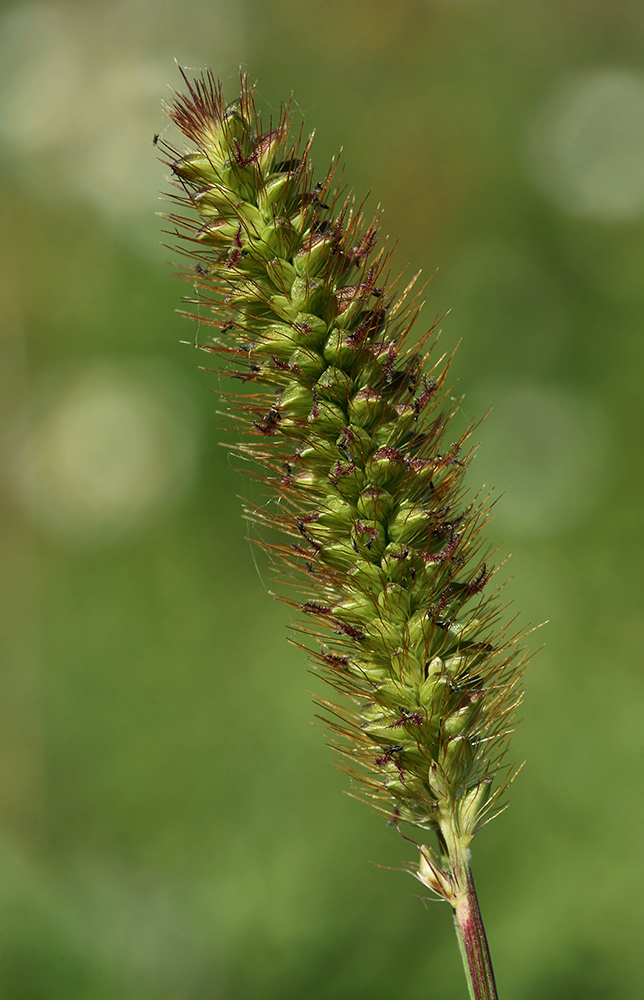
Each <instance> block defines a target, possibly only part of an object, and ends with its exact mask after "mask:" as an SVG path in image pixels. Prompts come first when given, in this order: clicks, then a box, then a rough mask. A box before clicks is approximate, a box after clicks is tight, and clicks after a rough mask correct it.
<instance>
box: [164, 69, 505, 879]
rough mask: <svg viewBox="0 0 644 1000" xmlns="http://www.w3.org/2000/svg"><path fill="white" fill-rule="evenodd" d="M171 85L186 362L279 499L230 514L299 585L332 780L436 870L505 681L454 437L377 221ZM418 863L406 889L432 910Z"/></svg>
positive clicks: (472, 817)
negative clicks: (221, 401) (334, 699)
mask: <svg viewBox="0 0 644 1000" xmlns="http://www.w3.org/2000/svg"><path fill="white" fill-rule="evenodd" d="M184 80H185V85H186V88H187V92H186V93H185V94H178V95H176V96H175V97H174V100H173V101H172V103H171V104H170V106H169V107H168V113H169V115H170V117H171V119H172V120H173V121H174V123H175V124H176V125H177V127H178V128H179V130H180V131H181V132H182V133H183V134H184V136H185V137H186V138H187V139H188V140H189V142H190V146H189V148H187V149H182V150H179V149H175V148H174V147H172V146H170V145H168V144H166V143H163V142H159V143H158V147H159V148H160V149H161V150H162V152H163V154H164V155H165V158H166V161H167V164H168V166H169V168H170V170H171V173H172V178H173V185H174V193H173V200H174V201H175V202H176V203H177V205H178V206H179V212H178V213H172V214H170V215H168V216H167V218H168V220H169V221H170V224H171V226H172V230H173V236H174V237H176V238H178V240H179V243H180V246H181V247H182V248H183V250H184V251H185V253H186V255H187V261H188V263H187V264H186V267H185V269H184V277H186V278H187V279H188V280H189V281H190V282H191V283H192V284H193V285H195V286H196V287H197V289H198V295H199V306H200V314H199V321H200V324H201V327H202V328H203V327H204V326H208V327H210V337H209V340H208V341H207V342H206V343H205V344H203V345H202V346H203V349H204V350H206V351H208V352H211V353H214V354H216V355H218V356H220V357H221V358H223V359H224V360H225V362H226V366H225V368H224V370H225V371H226V372H227V374H229V375H230V376H232V377H233V378H234V379H238V380H239V381H240V382H241V383H242V384H243V385H244V386H245V389H242V390H240V391H239V392H238V393H236V394H235V393H231V394H230V395H229V402H230V405H231V408H232V409H233V410H234V411H235V413H236V415H237V424H238V426H239V429H240V431H241V432H242V436H243V442H242V443H241V444H240V445H238V450H239V452H240V453H241V454H243V455H244V457H245V458H246V459H248V458H250V459H252V460H253V461H254V462H255V463H256V466H258V467H260V468H261V470H262V472H261V475H262V477H263V481H264V483H265V485H266V488H267V489H268V491H269V492H270V493H271V494H272V495H274V496H277V497H279V500H280V502H279V504H278V505H275V506H274V507H273V508H267V507H266V506H261V507H260V506H258V507H257V508H253V507H251V508H250V509H249V510H247V515H248V516H250V517H251V518H252V519H255V520H257V521H258V522H261V523H262V525H264V526H265V525H269V526H270V527H271V528H272V529H275V532H277V534H275V533H274V535H273V537H274V539H275V540H274V541H273V542H271V543H267V544H266V547H267V548H268V549H269V550H270V552H271V555H272V558H273V563H274V565H275V567H276V569H277V570H278V572H279V573H280V574H282V575H283V576H284V577H285V579H286V580H287V581H288V582H291V583H292V582H294V581H299V582H298V586H299V589H300V592H301V599H297V600H295V599H293V600H292V601H291V603H292V604H293V605H294V606H296V607H297V608H298V609H299V611H300V612H301V617H302V622H303V624H302V632H303V633H304V635H306V636H307V637H308V643H309V645H310V644H311V641H312V642H313V645H314V649H313V650H309V651H310V655H311V657H312V660H313V662H314V664H315V666H316V669H317V670H318V672H319V673H320V674H321V675H322V676H323V677H324V678H325V679H326V680H327V681H328V682H329V684H330V685H331V687H332V688H333V689H335V690H336V691H337V692H339V694H340V695H341V696H342V698H341V700H340V702H339V703H338V704H335V703H331V702H321V704H322V705H323V708H324V711H325V716H326V719H327V723H328V725H329V727H330V729H331V731H332V733H333V735H334V741H335V744H336V747H337V750H338V752H339V754H340V755H341V758H342V761H343V766H344V767H345V768H346V770H347V771H348V772H349V773H350V774H351V776H352V778H353V780H354V781H355V782H357V783H358V784H359V786H360V788H361V789H362V792H363V794H364V797H366V798H367V799H369V800H370V801H372V802H373V803H374V804H375V805H376V806H377V807H378V808H380V809H381V810H383V811H385V812H386V813H387V814H388V815H389V816H391V817H393V820H394V822H396V823H397V822H398V821H399V820H403V821H406V822H408V823H412V824H415V825H417V826H419V827H422V828H428V829H432V830H434V831H435V832H436V833H437V834H438V836H439V843H440V844H441V847H442V848H443V850H444V854H445V857H446V858H447V859H448V860H449V857H451V855H452V851H451V847H450V845H451V843H452V842H453V840H454V838H456V839H457V840H458V843H459V845H460V849H461V850H467V848H468V845H469V842H470V840H471V838H472V837H473V835H474V834H475V833H476V831H477V830H478V829H479V828H480V826H481V825H482V824H483V823H484V822H485V821H486V819H487V818H488V817H489V816H490V815H491V814H492V813H493V812H494V811H495V810H496V809H497V803H498V799H499V796H500V794H501V792H502V791H503V787H504V776H505V775H506V772H505V770H504V768H503V766H502V756H503V752H504V750H505V746H506V742H507V739H508V734H509V731H510V727H511V717H512V712H513V709H514V707H515V706H516V704H517V702H518V697H519V695H518V687H517V685H518V678H519V675H520V667H521V661H520V654H518V653H517V647H516V641H515V640H514V639H512V638H511V637H510V638H508V637H506V636H505V633H504V632H503V630H501V629H500V627H499V626H498V624H497V617H498V610H497V606H496V601H495V597H494V594H493V593H492V595H491V596H489V595H490V592H491V591H492V586H491V580H492V577H493V573H494V570H493V567H492V566H491V564H490V561H489V557H487V558H486V557H484V555H483V552H482V542H481V538H480V529H481V527H482V525H483V524H484V522H485V520H486V506H485V502H484V500H482V499H474V500H469V502H468V503H466V502H465V489H464V483H463V477H464V473H465V469H466V467H467V462H468V457H469V456H468V453H467V451H466V450H464V449H465V446H466V442H467V439H468V437H469V434H470V432H471V428H469V429H468V430H467V431H466V432H465V433H463V434H461V435H460V436H459V437H458V439H457V440H456V441H452V440H450V439H449V436H448V430H449V428H450V421H451V418H452V416H453V410H454V404H453V403H451V402H450V400H449V396H448V386H447V384H446V375H447V366H444V367H443V368H442V369H441V368H440V366H433V367H432V366H431V364H430V350H431V346H432V340H433V339H434V330H433V329H432V330H430V331H429V332H427V333H425V334H424V335H423V336H422V337H417V338H416V339H414V330H413V324H414V321H415V320H416V317H417V314H418V311H419V299H418V296H417V295H416V296H414V294H413V282H412V283H411V285H410V286H408V287H407V288H406V289H405V290H404V291H402V292H399V291H398V283H397V282H391V281H390V279H389V266H390V254H389V253H388V252H387V251H386V250H384V249H379V248H378V240H379V222H378V219H377V218H376V219H372V220H365V218H364V213H363V211H362V209H361V208H356V205H355V204H354V201H353V199H352V197H351V195H350V194H349V195H348V196H347V195H346V194H345V195H343V194H342V193H341V190H340V187H339V185H340V183H341V179H340V177H339V176H338V173H339V171H338V164H337V162H333V163H332V164H331V167H330V169H329V170H328V171H327V173H326V175H325V176H324V177H323V178H322V179H321V180H316V175H315V174H314V171H313V167H312V164H311V160H310V150H311V138H307V137H305V136H304V134H303V133H302V132H301V131H300V132H299V134H295V135H293V129H292V120H291V113H290V107H289V105H286V106H285V107H283V108H282V110H281V112H280V114H279V115H278V116H277V118H276V120H273V119H271V120H269V121H268V122H263V121H262V119H261V116H260V115H259V114H258V112H257V110H256V107H255V104H254V100H253V89H252V87H250V86H249V85H248V82H247V80H246V78H245V77H243V76H242V78H241V93H240V96H239V99H238V100H236V101H235V102H233V103H232V104H228V105H227V104H226V103H225V102H224V99H223V96H222V90H221V86H220V84H219V83H218V82H216V81H215V79H214V78H213V77H212V75H211V74H210V73H209V72H206V73H204V74H202V75H201V76H199V77H198V78H197V79H196V80H192V81H191V80H188V78H187V77H184ZM204 313H205V315H204ZM280 536H281V537H280ZM428 852H429V849H428V848H423V849H422V852H421V862H420V866H419V869H418V871H417V872H416V875H417V877H419V878H420V879H421V881H424V883H425V884H426V885H429V886H430V887H431V888H432V889H434V891H436V892H439V894H441V895H443V896H445V897H446V898H449V893H450V891H451V890H450V889H449V886H450V885H451V884H452V882H451V881H450V880H451V878H452V876H451V875H450V874H449V871H448V872H447V873H445V872H443V871H442V870H441V869H440V865H439V864H438V862H436V861H435V860H432V858H431V857H430V854H429V853H428Z"/></svg>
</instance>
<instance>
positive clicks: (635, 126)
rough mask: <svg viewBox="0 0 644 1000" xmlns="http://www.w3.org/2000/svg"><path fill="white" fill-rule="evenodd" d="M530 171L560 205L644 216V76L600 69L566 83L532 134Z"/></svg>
mask: <svg viewBox="0 0 644 1000" xmlns="http://www.w3.org/2000/svg"><path fill="white" fill-rule="evenodd" d="M528 152H529V158H530V169H531V173H532V175H533V177H534V178H535V180H536V182H537V183H538V184H539V186H540V187H541V188H542V189H543V190H544V191H545V192H546V193H547V194H548V195H549V196H550V197H551V198H553V199H554V200H555V201H556V202H557V204H559V205H560V206H561V207H562V208H563V209H565V210H566V211H569V212H571V213H575V214H578V215H585V216H588V217H591V218H594V219H597V220H600V221H603V222H623V221H628V220H630V219H635V218H640V217H641V216H643V215H644V76H643V75H642V74H640V73H636V72H632V71H629V70H603V71H595V72H592V73H588V74H584V75H583V76H576V77H573V78H572V79H569V80H568V81H566V82H565V83H563V84H562V85H561V86H560V88H559V89H558V90H557V91H556V93H555V94H554V95H553V97H552V98H551V99H550V100H549V101H548V102H547V103H546V105H545V106H544V107H543V108H542V110H541V112H540V113H539V114H538V116H537V118H536V120H535V121H534V123H533V124H532V126H531V128H530V130H529V134H528Z"/></svg>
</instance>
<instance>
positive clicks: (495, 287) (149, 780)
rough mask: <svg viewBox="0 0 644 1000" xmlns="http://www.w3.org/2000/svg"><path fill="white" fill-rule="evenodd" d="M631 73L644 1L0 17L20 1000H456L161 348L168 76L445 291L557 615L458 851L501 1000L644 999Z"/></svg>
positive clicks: (3, 805)
mask: <svg viewBox="0 0 644 1000" xmlns="http://www.w3.org/2000/svg"><path fill="white" fill-rule="evenodd" d="M643 54H644V7H643V5H642V3H641V0H396V2H395V3H394V2H392V0H327V2H321V0H308V2H306V3H296V2H294V0H273V2H271V3H260V2H258V0H237V2H234V0H182V2H178V0H177V2H175V0H121V2H115V0H103V2H97V0H95V2H89V0H75V2H74V0H61V2H49V0H45V2H40V3H37V2H34V3H31V2H28V0H25V2H19V3H15V2H14V3H4V4H3V5H2V8H1V11H0V103H1V106H2V117H1V120H0V163H1V166H2V180H1V188H0V218H1V223H2V224H1V229H2V246H1V249H0V264H1V266H0V302H1V306H2V307H1V310H0V349H1V352H2V368H1V372H0V378H1V380H2V395H1V403H0V405H1V407H2V420H3V426H4V430H3V435H2V442H1V450H0V464H1V467H2V490H1V498H0V503H1V505H2V527H1V529H0V530H1V546H2V554H1V570H0V573H1V580H2V583H1V586H2V627H1V634H2V638H1V644H2V662H3V666H2V674H1V680H0V819H1V829H2V833H1V840H0V995H1V996H2V997H7V998H8V1000H59V998H60V1000H103V998H105V1000H134V998H136V1000H148V998H150V1000H151V998H154V1000H166V998H167V1000H170V998H172V1000H202V998H203V1000H206V998H208V1000H215V998H230V1000H246V998H249V1000H255V998H257V1000H260V998H261V1000H291V998H293V1000H295V998H296V997H297V998H300V997H304V996H306V997H308V998H311V1000H317V998H320V1000H322V998H324V1000H327V998H334V1000H335V998H339V1000H344V998H347V1000H358V998H363V997H364V998H367V997H368V998H369V1000H390V998H393V997H404V998H406V1000H421V998H428V997H431V998H436V1000H439V998H441V1000H456V998H462V997H463V996H464V994H465V987H464V983H463V981H462V974H461V971H460V966H459V958H458V953H457V949H456V944H455V941H454V940H453V931H452V926H451V920H450V914H449V912H448V911H447V909H446V907H445V906H444V905H440V904H434V903H431V904H429V903H425V904H424V903H423V901H422V900H421V899H420V898H419V895H420V894H419V893H418V892H417V889H416V888H415V887H414V886H415V883H413V882H412V881H411V880H410V879H409V876H407V875H404V874H401V873H399V872H397V871H395V870H394V871H390V870H378V868H376V867H374V866H373V865H372V864H370V862H375V863H376V864H379V865H383V866H391V867H392V868H396V867H397V866H400V865H402V864H405V863H407V862H409V861H410V860H412V859H413V857H414V851H413V849H412V848H411V847H410V846H409V845H408V844H405V843H404V842H403V841H402V840H401V839H400V838H399V837H397V836H396V834H395V832H393V831H392V830H391V829H388V828H387V827H386V826H385V823H384V821H383V819H382V818H381V817H379V816H378V815H376V814H374V813H371V812H370V811H369V810H368V809H366V808H365V807H364V806H361V805H360V804H358V803H356V802H355V801H353V800H352V799H351V798H349V797H347V796H345V795H343V794H342V792H343V790H346V788H347V782H346V780H345V779H344V777H343V776H342V775H340V774H338V773H337V772H336V771H335V770H334V768H333V767H332V762H331V754H330V751H329V750H328V748H327V746H326V745H325V742H326V740H325V734H324V733H323V732H322V731H321V730H320V729H319V728H316V727H315V726H313V725H312V724H311V723H312V720H313V716H314V707H313V705H312V703H311V697H310V694H308V693H307V689H310V688H311V687H312V686H313V685H314V684H315V682H314V681H312V680H311V679H310V678H309V677H308V676H307V673H306V668H305V665H304V663H303V659H302V656H301V655H300V654H299V652H298V651H297V650H294V649H293V648H291V647H289V646H288V645H287V643H286V641H285V626H286V625H287V624H288V621H289V617H288V614H287V612H286V611H285V610H284V607H283V606H281V605H279V604H276V603H275V602H273V601H271V600H270V598H269V597H268V596H267V595H266V594H264V593H262V587H263V581H264V579H265V577H266V568H265V566H264V565H263V564H262V563H261V561H260V563H259V565H258V566H257V567H256V565H255V561H254V558H253V552H252V551H251V546H250V545H249V542H248V539H247V530H248V529H247V528H246V527H245V526H244V523H243V521H242V518H241V516H240V503H239V501H238V499H237V496H238V494H245V493H247V492H248V490H249V489H250V486H249V484H248V483H247V482H246V481H245V480H244V479H243V478H242V477H240V475H239V473H238V472H237V471H236V469H235V468H234V467H233V465H232V464H231V461H230V459H229V456H228V455H227V453H226V450H225V449H222V448H221V447H219V444H218V442H219V441H220V440H221V438H222V437H223V436H224V435H223V430H224V428H223V424H224V420H223V418H222V417H220V416H218V414H217V410H218V408H219V406H220V404H219V402H218V398H217V390H218V388H219V384H220V383H219V378H218V377H217V376H216V375H211V374H207V373H204V372H203V371H200V370H199V369H198V366H199V364H203V363H204V355H201V354H199V353H197V352H195V351H194V350H193V349H192V348H191V347H190V346H181V345H180V343H179V342H180V341H181V340H188V341H190V340H191V339H193V338H194V336H195V331H194V328H193V327H191V326H190V325H189V324H187V323H186V322H185V321H184V320H182V319H181V318H180V317H179V316H177V315H176V314H175V312H174V310H175V309H176V308H177V307H178V306H179V305H180V298H181V295H182V294H183V293H184V292H185V291H186V289H185V286H181V285H180V284H179V283H178V282H177V281H175V280H173V279H172V278H171V277H170V275H169V272H170V271H171V270H172V267H171V266H169V264H168V262H169V261H171V260H172V259H173V257H176V255H174V254H173V253H172V252H171V251H169V250H166V249H164V248H162V247H161V246H160V245H159V243H160V241H161V240H162V239H163V235H162V223H161V222H160V220H159V219H157V218H156V217H155V215H154V212H155V211H156V210H157V209H159V208H162V207H163V205H162V204H160V203H159V201H158V197H159V191H160V189H161V188H162V187H163V184H164V180H163V177H164V170H163V168H162V166H161V165H160V164H159V163H158V161H157V159H156V156H155V150H154V149H153V147H152V145H151V144H150V139H151V138H152V135H153V134H154V133H155V132H161V133H164V130H165V129H166V124H165V122H164V117H163V114H162V111H161V108H160V99H161V97H162V96H163V95H164V94H165V93H167V91H166V88H167V86H168V85H171V86H177V85H178V83H179V76H178V73H177V71H176V69H175V66H174V63H173V58H175V57H176V59H177V60H178V61H179V62H180V63H181V64H183V65H186V66H189V67H195V68H196V67H199V66H203V65H205V64H207V65H209V66H211V67H212V69H213V70H214V71H215V73H217V74H218V75H220V76H221V77H222V78H223V79H224V80H225V85H226V92H227V94H228V95H229V96H230V98H231V99H232V97H234V96H235V93H236V87H237V84H236V74H237V68H238V66H239V64H240V63H241V64H246V65H247V66H248V68H249V72H250V74H251V76H252V77H254V78H257V79H258V81H259V86H258V94H259V102H260V105H261V107H263V108H264V109H265V110H266V111H269V110H270V109H271V108H275V107H277V106H278V105H279V102H280V101H281V100H282V99H284V98H285V97H288V95H289V94H290V92H291V91H294V93H295V97H296V102H297V108H298V109H299V110H301V111H303V112H304V114H305V115H306V121H307V127H311V128H316V129H317V138H316V143H315V150H314V151H315V156H314V159H315V162H317V164H318V165H319V172H320V174H322V173H323V172H324V170H325V168H326V164H327V162H328V160H329V157H330V156H331V155H332V154H333V153H334V152H335V151H336V150H337V149H338V147H340V146H343V147H344V157H345V160H346V162H347V164H348V170H347V176H348V178H349V180H350V181H351V182H352V183H354V184H355V187H356V191H357V193H358V195H359V196H360V197H362V196H363V195H365V194H366V192H367V191H368V190H373V192H374V194H373V196H372V204H373V206H374V208H375V206H376V204H377V203H379V202H380V203H381V204H382V205H383V206H384V208H385V210H386V211H385V217H384V227H385V229H386V231H388V232H389V233H390V234H391V236H393V237H395V238H398V239H399V249H398V258H397V259H398V261H399V263H400V265H401V266H402V265H404V264H406V263H407V261H411V263H412V267H413V268H414V269H415V268H418V267H422V268H423V269H424V273H425V274H426V275H429V274H432V273H433V272H434V271H435V269H436V268H437V266H440V270H438V271H437V272H436V274H435V275H434V277H433V279H432V282H431V285H430V289H429V296H428V298H429V301H428V306H427V307H426V311H425V322H426V325H429V324H430V322H431V321H432V319H433V318H434V316H436V315H438V314H443V313H446V312H447V311H448V310H451V312H450V313H449V315H448V316H447V317H446V319H445V320H444V322H443V323H442V328H443V334H442V345H443V347H444V349H445V350H449V351H451V350H452V349H453V347H454V346H455V345H456V343H457V342H458V341H459V340H460V339H461V337H462V338H463V343H462V346H461V347H460V349H459V351H458V355H457V358H456V361H455V365H454V371H455V373H456V375H457V376H458V379H459V386H458V390H456V391H457V392H458V393H459V395H460V394H461V393H462V394H464V400H463V403H462V409H463V412H464V414H465V416H467V417H472V416H480V415H482V414H484V413H485V412H486V411H487V410H488V409H489V408H490V407H493V408H494V409H493V412H492V414H491V415H490V416H489V417H488V419H487V421H486V422H485V424H484V425H483V427H482V428H481V430H480V435H481V439H482V442H483V443H482V445H481V448H480V450H479V452H478V454H477V457H476V459H475V461H474V463H473V466H472V471H471V480H472V482H473V484H476V485H478V484H480V483H481V482H486V483H488V484H490V485H494V487H495V488H496V491H497V493H498V494H502V496H501V499H500V500H499V503H498V504H497V507H496V515H497V516H496V519H495V520H494V522H493V524H492V525H491V527H490V530H489V536H490V540H491V542H493V543H497V542H500V541H503V542H504V543H505V551H514V552H515V555H514V556H513V559H512V561H511V570H509V571H508V575H509V574H510V572H511V574H512V576H513V577H514V579H513V581H512V582H511V583H510V585H509V587H508V593H510V594H511V597H512V599H513V601H514V606H515V607H516V609H517V610H519V611H520V613H521V615H522V621H523V622H524V623H528V622H532V623H533V624H537V623H539V622H542V621H544V620H546V619H548V620H549V624H548V625H547V626H546V628H544V629H543V630H541V632H540V633H537V634H536V635H533V636H531V639H530V641H531V643H532V647H533V648H536V647H537V646H538V645H540V643H541V641H543V642H545V643H546V645H545V648H544V650H543V651H542V652H540V653H539V655H538V657H536V658H535V661H534V663H533V665H532V667H531V669H530V671H529V673H528V676H527V698H526V701H525V705H524V708H523V710H522V717H523V718H522V722H521V725H520V727H519V729H518V730H517V732H516V735H515V738H514V744H513V753H514V756H515V758H516V760H517V761H522V760H524V759H525V760H526V761H527V764H526V766H525V768H524V770H523V772H522V774H521V776H520V778H519V779H518V781H517V782H516V783H515V786H514V787H513V790H512V795H511V799H512V803H511V808H510V809H509V810H508V812H507V813H506V814H505V815H504V816H503V817H502V818H500V819H499V820H497V821H496V822H495V823H494V824H493V825H492V826H491V827H490V828H487V829H486V830H485V831H484V832H483V833H482V834H481V835H480V837H479V838H478V841H477V843H476V845H475V847H476V852H475V865H476V867H475V872H476V876H477V880H478V885H479V890H480V896H481V900H482V906H483V909H484V916H485V918H486V922H487V925H488V931H489V936H490V940H491V945H492V950H493V955H494V959H495V963H496V966H497V970H498V980H499V985H500V991H501V995H502V996H503V997H507V998H510V997H512V998H515V1000H546V998H547V1000H558V998H566V1000H576V998H580V1000H581V998H584V1000H600V998H601V1000H604V998H606V1000H607V998H610V1000H621V998H626V997H629V998H630V997H638V996H642V985H641V982H642V978H643V973H644V969H643V968H642V964H643V963H642V948H641V938H642V929H644V904H643V902H642V900H643V899H644V884H643V883H644V879H643V874H642V862H641V843H642V838H643V835H644V802H643V797H642V786H643V777H644V775H643V765H644V726H643V723H644V681H643V677H642V668H641V649H642V644H643V640H644V621H643V612H642V590H643V588H642V556H643V554H644V553H643V551H642V550H643V547H644V545H643V543H644V531H643V524H642V515H641V502H640V496H641V494H640V492H639V491H640V489H642V486H643V485H644V484H643V479H644V469H643V468H642V458H641V454H642V446H641V441H642V431H643V429H644V414H643V412H642V382H643V370H642V368H643V360H644V339H643V336H642V331H643V326H644V68H643V66H642V60H643ZM168 135H169V134H168ZM188 290H189V289H188ZM638 983H640V985H639V986H638V985H637V984H638Z"/></svg>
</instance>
